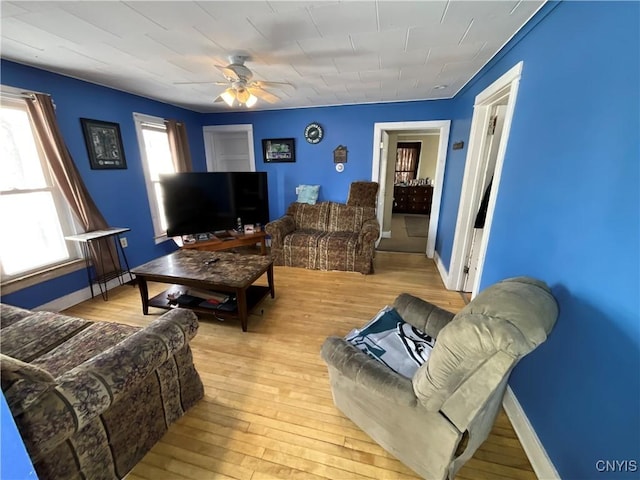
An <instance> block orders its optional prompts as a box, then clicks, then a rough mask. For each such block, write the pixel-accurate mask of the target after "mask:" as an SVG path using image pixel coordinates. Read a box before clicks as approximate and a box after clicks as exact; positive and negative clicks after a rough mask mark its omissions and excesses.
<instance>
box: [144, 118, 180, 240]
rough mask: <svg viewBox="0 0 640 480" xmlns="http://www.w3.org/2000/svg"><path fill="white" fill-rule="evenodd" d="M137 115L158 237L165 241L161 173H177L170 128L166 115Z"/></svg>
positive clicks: (152, 213)
mask: <svg viewBox="0 0 640 480" xmlns="http://www.w3.org/2000/svg"><path fill="white" fill-rule="evenodd" d="M133 118H134V120H135V123H136V132H137V134H138V144H139V146H140V156H141V158H142V167H143V170H144V178H145V182H146V184H147V196H148V198H149V208H150V210H151V219H152V221H153V231H154V236H155V238H156V240H164V239H165V238H166V235H167V221H166V219H165V215H164V206H163V200H162V189H161V188H160V174H163V173H176V168H175V166H174V163H173V157H172V156H171V148H170V147H169V137H168V136H167V128H166V127H165V124H164V118H159V117H152V116H149V115H142V114H139V113H134V114H133Z"/></svg>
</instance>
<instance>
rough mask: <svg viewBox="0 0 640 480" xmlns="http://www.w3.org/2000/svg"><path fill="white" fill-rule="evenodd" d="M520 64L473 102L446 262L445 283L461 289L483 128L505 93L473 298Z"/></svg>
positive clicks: (497, 186) (510, 119)
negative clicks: (504, 107)
mask: <svg viewBox="0 0 640 480" xmlns="http://www.w3.org/2000/svg"><path fill="white" fill-rule="evenodd" d="M523 64H524V63H523V62H519V63H518V64H516V65H515V66H514V67H512V68H511V69H510V70H509V71H508V72H506V73H505V74H504V75H502V76H501V77H500V78H498V79H497V80H496V81H495V82H493V83H492V84H491V85H489V86H488V87H487V88H486V89H485V90H483V91H482V92H480V93H479V94H478V95H477V96H476V99H475V103H474V108H473V117H472V119H471V132H470V135H469V150H468V152H467V158H466V162H465V169H464V178H463V180H462V191H461V192H460V207H459V209H458V219H457V221H456V230H455V234H454V240H453V249H452V253H451V264H450V266H449V276H448V278H447V282H446V287H447V288H448V289H450V290H460V289H461V288H462V284H463V282H464V266H465V265H464V263H465V256H466V252H467V251H468V249H469V242H470V241H471V233H472V228H473V221H474V216H475V211H474V205H473V199H474V198H478V197H477V194H478V192H477V189H478V183H479V182H478V175H480V174H481V173H482V172H480V168H479V159H480V156H481V155H482V152H483V151H484V148H485V141H486V139H487V136H486V131H487V128H488V125H489V120H490V112H491V107H492V106H493V105H495V104H498V103H499V102H504V99H505V97H508V101H507V110H506V113H505V119H504V127H503V131H502V137H501V139H500V146H499V147H498V154H497V159H496V166H495V172H494V176H493V184H492V188H491V195H490V197H489V204H488V207H487V216H486V220H485V227H484V235H483V238H482V242H481V243H480V251H479V259H478V273H477V275H476V278H475V281H474V284H473V288H472V292H471V296H472V298H473V297H475V295H476V294H477V293H478V289H479V288H480V281H481V279H482V270H483V267H484V260H485V257H486V253H487V245H488V244H489V238H490V236H491V223H492V221H493V212H494V210H495V205H496V198H497V196H498V190H499V186H500V177H501V175H502V166H503V164H504V156H505V152H506V149H507V143H508V140H509V132H510V130H511V122H512V120H513V112H514V110H515V105H516V98H517V96H518V86H519V84H520V77H521V74H522V67H523Z"/></svg>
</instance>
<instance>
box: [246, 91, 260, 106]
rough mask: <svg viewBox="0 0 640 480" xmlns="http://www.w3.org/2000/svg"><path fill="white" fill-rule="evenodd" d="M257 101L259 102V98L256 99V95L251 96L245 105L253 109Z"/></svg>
mask: <svg viewBox="0 0 640 480" xmlns="http://www.w3.org/2000/svg"><path fill="white" fill-rule="evenodd" d="M257 101H258V97H256V96H255V95H252V94H249V98H248V99H247V101H246V102H245V105H246V106H247V108H251V107H253V106H254V105H255V104H256V102H257Z"/></svg>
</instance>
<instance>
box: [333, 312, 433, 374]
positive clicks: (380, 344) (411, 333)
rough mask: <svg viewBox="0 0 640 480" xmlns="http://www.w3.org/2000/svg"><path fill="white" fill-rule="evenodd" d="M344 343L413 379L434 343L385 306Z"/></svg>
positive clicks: (350, 333)
mask: <svg viewBox="0 0 640 480" xmlns="http://www.w3.org/2000/svg"><path fill="white" fill-rule="evenodd" d="M345 339H346V340H347V341H348V342H349V343H351V344H352V345H354V346H355V347H356V348H359V349H360V350H362V351H363V352H364V353H366V354H367V355H369V356H370V357H372V358H373V359H375V360H377V361H379V362H381V363H383V364H384V365H386V366H387V367H389V368H390V369H392V370H393V371H395V372H396V373H399V374H400V375H402V376H404V377H407V378H412V377H413V374H414V373H415V372H416V370H418V368H419V367H420V365H422V364H423V363H424V362H426V361H427V359H428V358H429V355H430V354H431V350H432V349H433V346H434V344H435V339H434V338H431V337H430V336H429V335H427V334H426V333H424V332H421V331H420V330H418V329H417V328H415V327H414V326H412V325H411V324H409V323H407V322H405V321H404V320H403V319H402V317H401V316H400V314H399V313H398V312H397V311H396V309H395V308H393V307H390V306H386V307H384V308H383V309H382V310H380V311H379V312H378V314H377V315H376V316H375V317H374V318H373V319H372V320H371V321H370V322H369V323H368V324H366V325H365V326H364V327H362V328H361V329H354V330H352V331H351V332H349V334H348V335H347V336H346V337H345Z"/></svg>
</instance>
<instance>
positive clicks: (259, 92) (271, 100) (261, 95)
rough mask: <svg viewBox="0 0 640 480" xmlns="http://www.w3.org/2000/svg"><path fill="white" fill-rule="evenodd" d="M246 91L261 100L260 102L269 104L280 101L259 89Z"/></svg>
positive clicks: (252, 88) (251, 88)
mask: <svg viewBox="0 0 640 480" xmlns="http://www.w3.org/2000/svg"><path fill="white" fill-rule="evenodd" d="M247 90H249V92H250V93H252V94H253V95H255V96H256V97H258V98H261V99H262V100H265V101H267V102H269V103H276V102H277V101H278V100H280V98H279V97H276V96H275V95H274V94H272V93H269V92H267V91H266V90H262V89H261V88H257V87H250V88H247Z"/></svg>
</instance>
